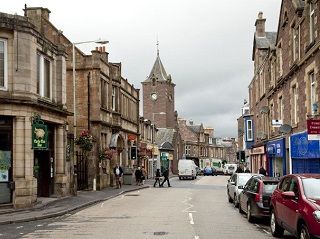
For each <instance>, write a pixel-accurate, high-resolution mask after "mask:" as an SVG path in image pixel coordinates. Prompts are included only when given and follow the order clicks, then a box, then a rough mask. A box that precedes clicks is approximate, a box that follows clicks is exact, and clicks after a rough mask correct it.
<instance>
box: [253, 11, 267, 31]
mask: <svg viewBox="0 0 320 239" xmlns="http://www.w3.org/2000/svg"><path fill="white" fill-rule="evenodd" d="M265 23H266V19H265V18H263V12H259V14H258V18H257V20H256V23H255V26H256V36H257V37H265V36H266V30H265Z"/></svg>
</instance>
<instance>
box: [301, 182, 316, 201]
mask: <svg viewBox="0 0 320 239" xmlns="http://www.w3.org/2000/svg"><path fill="white" fill-rule="evenodd" d="M302 184H303V189H304V193H305V195H306V197H307V198H312V199H320V179H319V178H304V179H302Z"/></svg>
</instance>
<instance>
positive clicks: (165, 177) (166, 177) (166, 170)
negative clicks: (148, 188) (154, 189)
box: [160, 169, 171, 187]
mask: <svg viewBox="0 0 320 239" xmlns="http://www.w3.org/2000/svg"><path fill="white" fill-rule="evenodd" d="M162 175H163V177H164V180H163V182H162V183H161V184H160V187H163V184H164V183H165V182H166V181H167V183H168V187H171V186H170V181H169V170H168V169H165V170H164V172H163V174H162Z"/></svg>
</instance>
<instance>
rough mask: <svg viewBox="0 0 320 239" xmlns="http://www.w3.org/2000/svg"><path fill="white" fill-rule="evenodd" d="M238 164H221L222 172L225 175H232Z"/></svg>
mask: <svg viewBox="0 0 320 239" xmlns="http://www.w3.org/2000/svg"><path fill="white" fill-rule="evenodd" d="M237 167H238V165H237V164H234V163H227V164H225V165H224V166H223V173H224V174H225V175H232V174H234V173H235V172H236V170H237Z"/></svg>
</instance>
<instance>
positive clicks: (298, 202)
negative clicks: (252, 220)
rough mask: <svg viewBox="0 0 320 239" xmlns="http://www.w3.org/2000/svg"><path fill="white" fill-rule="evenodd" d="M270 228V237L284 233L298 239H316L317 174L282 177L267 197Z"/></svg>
mask: <svg viewBox="0 0 320 239" xmlns="http://www.w3.org/2000/svg"><path fill="white" fill-rule="evenodd" d="M270 209H271V219H270V227H271V232H272V235H273V236H274V237H281V236H282V235H283V232H284V230H287V231H289V232H291V233H292V234H294V235H296V236H297V237H298V238H301V239H302V238H303V239H305V238H306V239H309V238H320V174H290V175H286V176H284V177H283V178H282V179H281V181H280V182H279V184H278V186H277V188H276V189H275V191H274V192H273V194H272V196H271V205H270Z"/></svg>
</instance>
